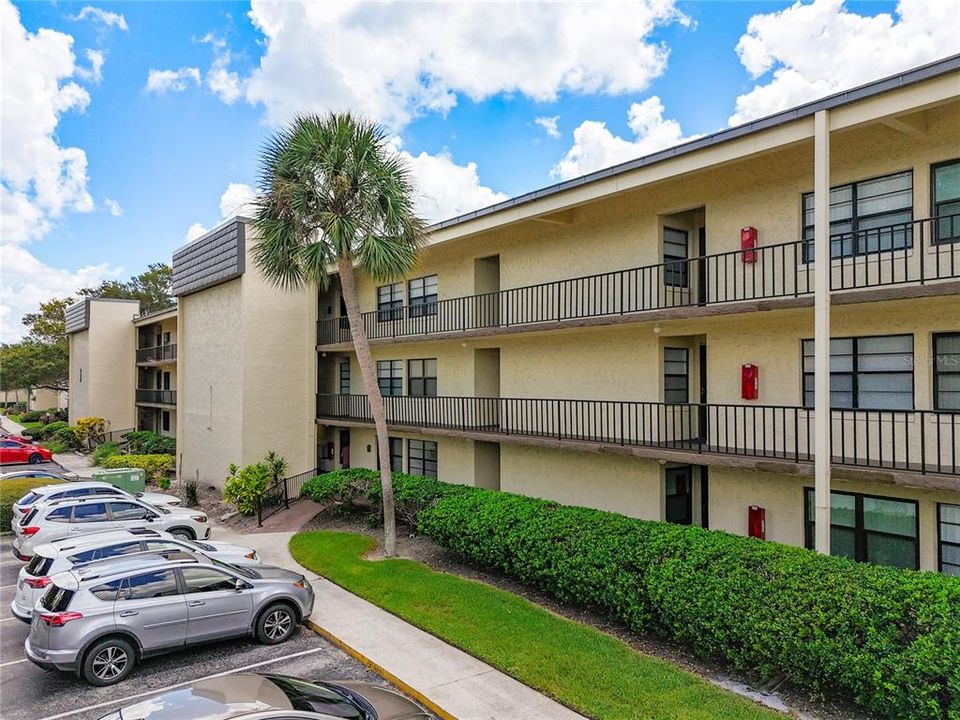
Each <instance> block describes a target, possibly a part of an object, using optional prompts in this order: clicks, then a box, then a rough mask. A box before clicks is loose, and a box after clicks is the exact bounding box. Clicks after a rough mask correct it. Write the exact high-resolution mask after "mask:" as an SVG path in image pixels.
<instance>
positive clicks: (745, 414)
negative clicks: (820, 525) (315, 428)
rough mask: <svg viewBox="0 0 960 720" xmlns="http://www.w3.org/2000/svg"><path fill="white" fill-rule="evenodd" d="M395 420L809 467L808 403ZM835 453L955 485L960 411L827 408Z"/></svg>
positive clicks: (579, 407)
mask: <svg viewBox="0 0 960 720" xmlns="http://www.w3.org/2000/svg"><path fill="white" fill-rule="evenodd" d="M383 400H384V405H385V409H386V414H387V422H388V424H389V425H391V426H393V427H407V428H412V429H416V430H422V429H429V430H435V431H437V432H434V433H431V434H437V435H459V436H467V437H472V438H474V439H480V440H492V441H494V442H496V441H504V442H519V443H523V444H528V445H544V446H549V447H564V446H569V447H570V448H571V449H586V450H596V449H604V450H611V449H613V450H617V449H619V450H620V451H623V452H629V453H630V454H634V455H640V456H645V457H652V458H657V459H664V460H673V461H677V462H685V463H694V464H707V463H712V464H727V465H736V466H739V467H744V468H749V469H760V470H762V469H766V470H771V471H776V472H784V471H785V468H784V466H785V465H794V466H796V467H794V468H793V469H787V470H786V471H788V472H797V473H802V474H812V462H813V449H814V445H813V410H812V409H810V408H804V407H794V406H773V405H723V404H692V403H691V404H667V403H661V402H628V401H615V400H559V399H541V398H484V397H410V396H402V397H385V398H384V399H383ZM317 419H318V420H320V421H322V422H324V423H326V424H333V425H337V424H340V425H372V424H373V417H372V415H371V414H370V404H369V402H368V400H367V396H366V395H324V394H319V395H317ZM831 425H832V432H831V434H832V453H831V454H832V458H833V464H834V465H835V466H837V467H838V468H841V469H843V468H846V469H847V472H846V474H847V475H849V476H851V477H859V476H862V475H863V473H859V474H857V473H856V472H852V471H854V470H856V471H869V472H874V473H876V472H882V474H883V475H884V476H885V477H886V478H887V479H889V480H890V481H892V482H895V483H900V484H905V485H912V486H917V487H941V488H943V487H946V488H951V489H954V490H957V489H960V412H934V411H928V410H902V411H901V410H834V411H833V412H832V422H831Z"/></svg>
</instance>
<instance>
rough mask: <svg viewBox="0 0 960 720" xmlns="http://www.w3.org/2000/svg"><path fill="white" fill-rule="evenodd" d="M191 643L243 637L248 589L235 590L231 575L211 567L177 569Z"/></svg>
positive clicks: (249, 614)
mask: <svg viewBox="0 0 960 720" xmlns="http://www.w3.org/2000/svg"><path fill="white" fill-rule="evenodd" d="M180 573H181V575H182V577H183V590H184V595H185V597H186V600H187V638H189V641H190V642H191V643H193V642H196V641H198V640H211V639H214V638H219V637H231V636H235V635H244V634H246V632H247V629H248V628H249V627H250V623H251V621H252V620H253V596H252V595H251V591H250V590H247V589H245V590H237V589H236V587H235V585H234V579H233V576H231V575H227V574H226V573H225V572H222V571H220V570H218V569H216V568H211V567H185V568H181V569H180Z"/></svg>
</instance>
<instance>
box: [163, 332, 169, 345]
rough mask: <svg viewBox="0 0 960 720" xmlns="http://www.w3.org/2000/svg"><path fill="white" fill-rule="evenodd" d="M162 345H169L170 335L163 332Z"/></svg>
mask: <svg viewBox="0 0 960 720" xmlns="http://www.w3.org/2000/svg"><path fill="white" fill-rule="evenodd" d="M163 344H164V345H169V344H170V333H168V332H165V333H164V334H163Z"/></svg>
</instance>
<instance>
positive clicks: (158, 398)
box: [136, 388, 177, 406]
mask: <svg viewBox="0 0 960 720" xmlns="http://www.w3.org/2000/svg"><path fill="white" fill-rule="evenodd" d="M136 397H137V402H138V403H142V404H145V405H171V406H175V405H176V404H177V391H176V390H151V389H148V388H137V395H136Z"/></svg>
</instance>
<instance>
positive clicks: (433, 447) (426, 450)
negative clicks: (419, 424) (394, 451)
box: [407, 440, 437, 478]
mask: <svg viewBox="0 0 960 720" xmlns="http://www.w3.org/2000/svg"><path fill="white" fill-rule="evenodd" d="M407 455H408V456H409V460H408V461H407V462H408V463H409V465H410V467H409V472H410V474H411V475H423V476H424V477H432V478H435V477H436V476H437V444H436V443H435V442H433V441H432V440H408V441H407Z"/></svg>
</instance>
